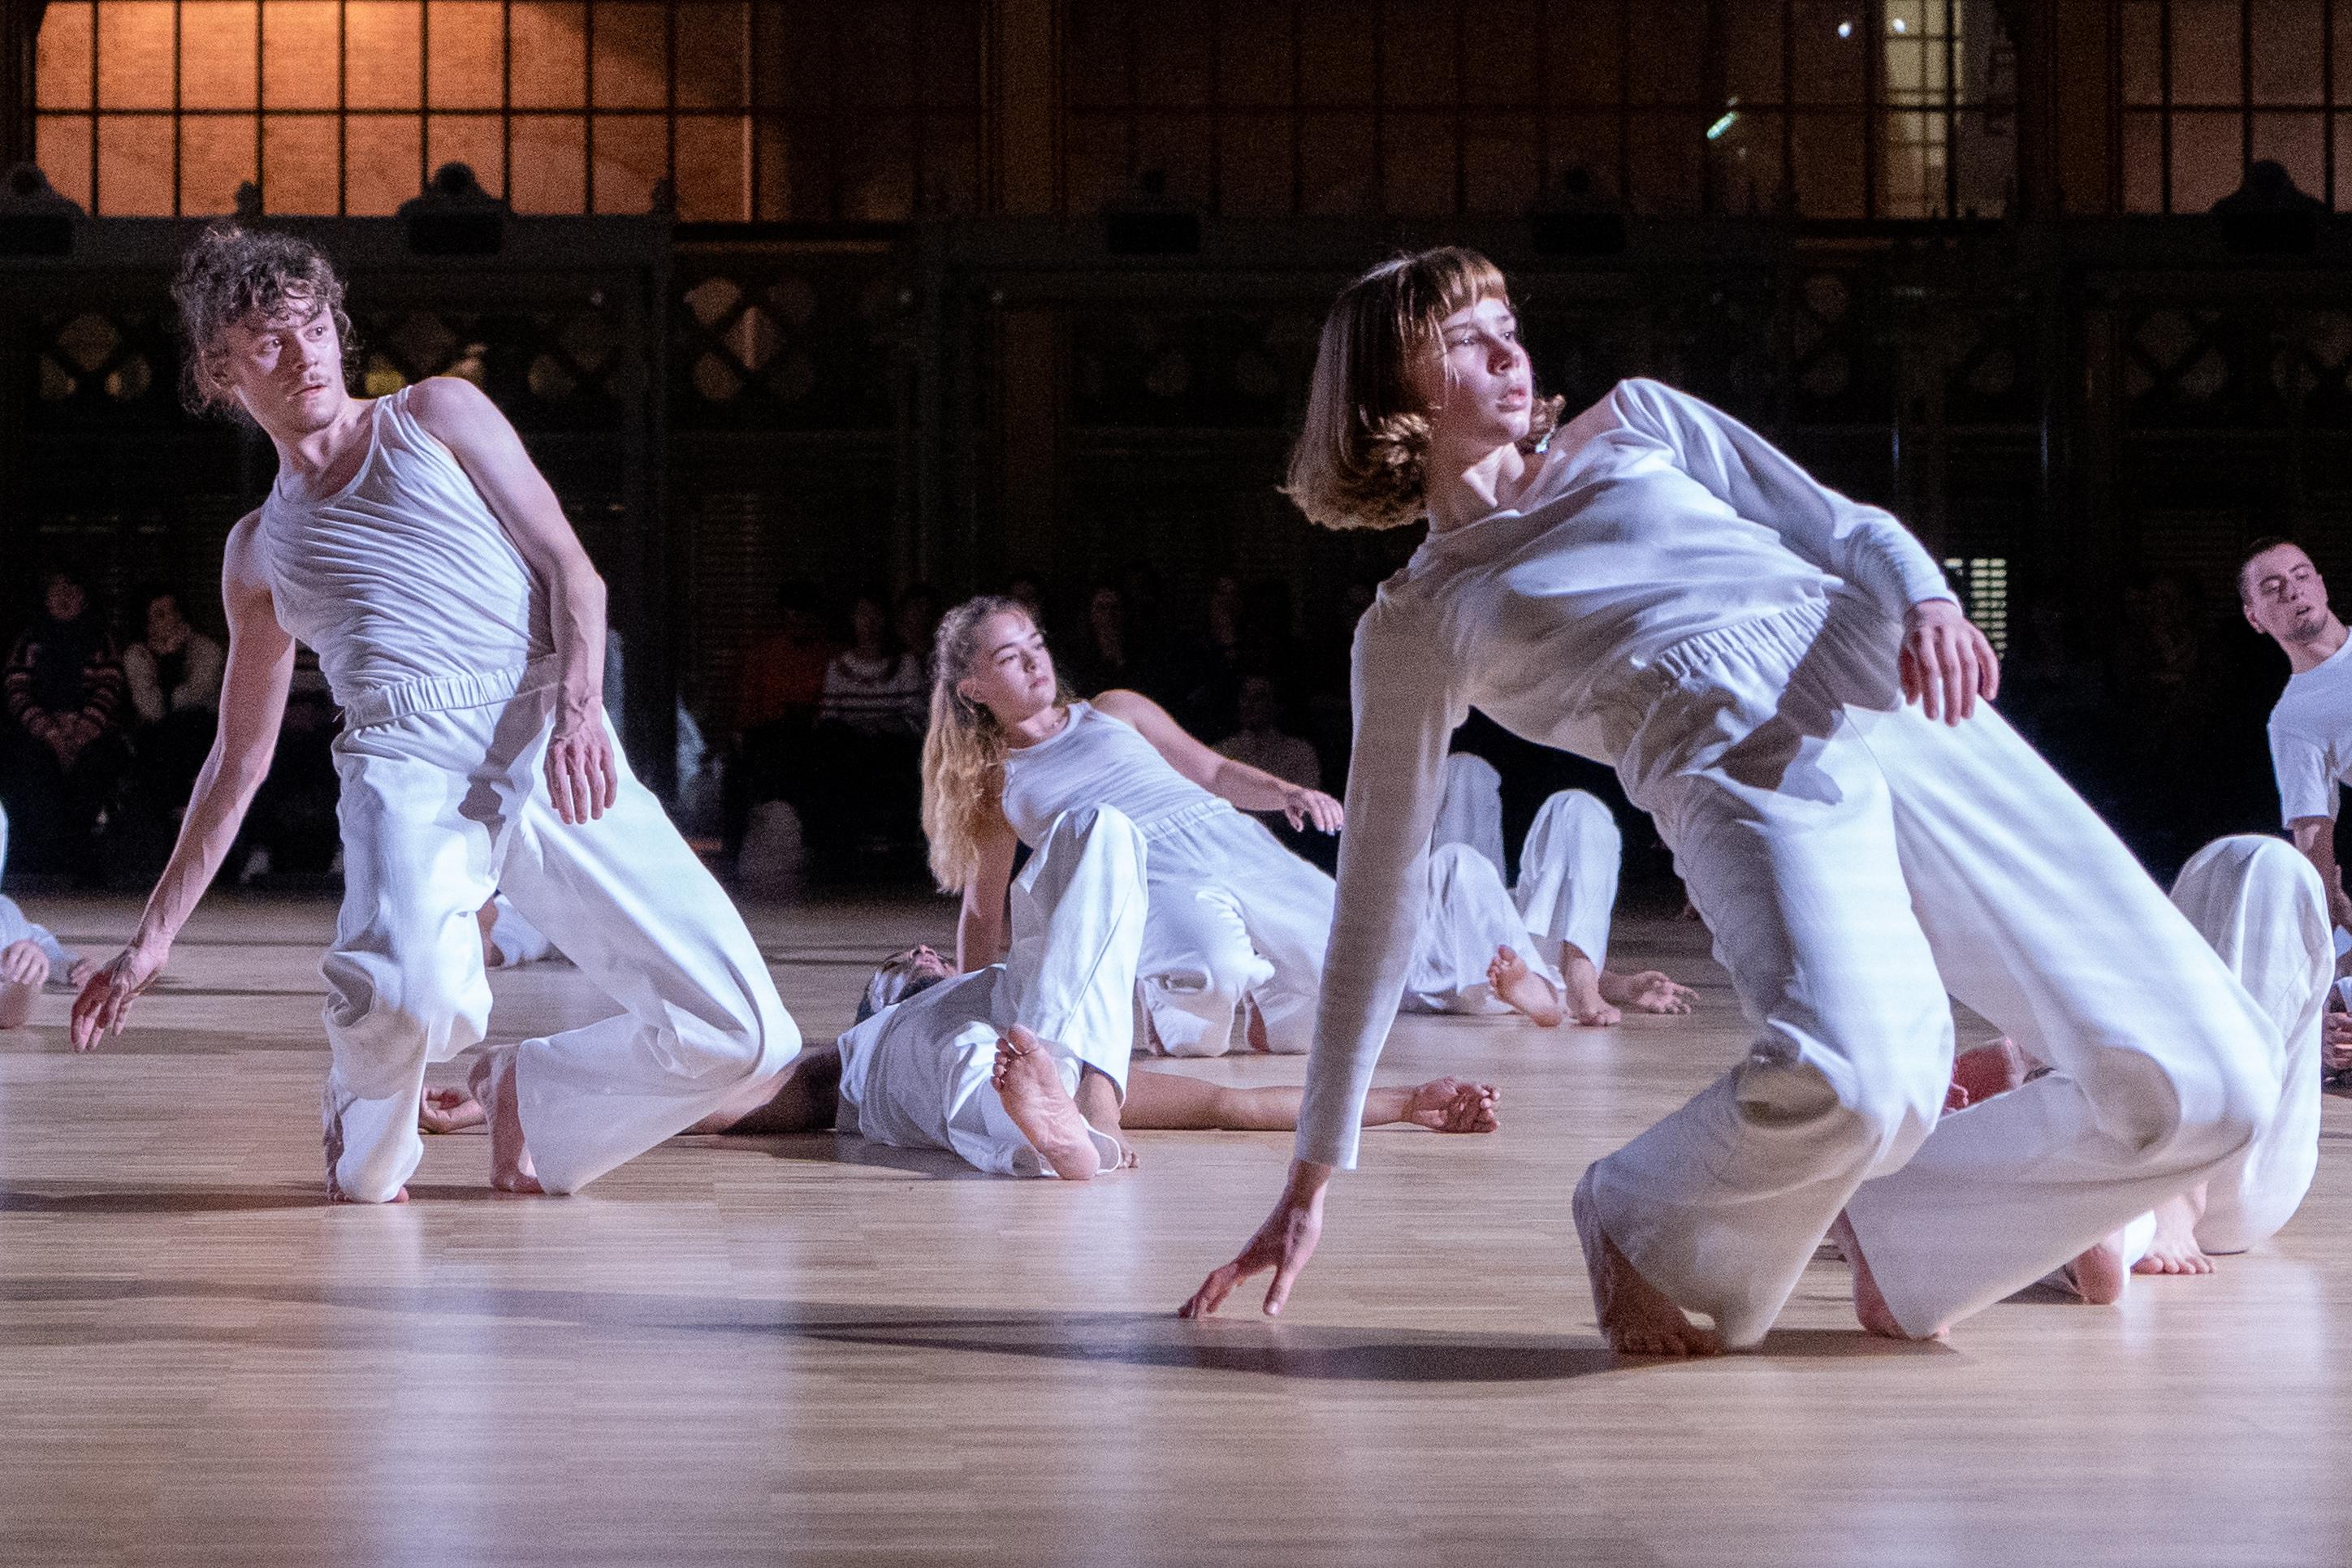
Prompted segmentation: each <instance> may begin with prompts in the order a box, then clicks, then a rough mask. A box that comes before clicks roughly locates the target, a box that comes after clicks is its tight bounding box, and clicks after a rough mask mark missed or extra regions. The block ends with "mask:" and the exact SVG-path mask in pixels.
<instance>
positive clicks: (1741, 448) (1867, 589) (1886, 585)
mask: <svg viewBox="0 0 2352 1568" xmlns="http://www.w3.org/2000/svg"><path fill="white" fill-rule="evenodd" d="M1609 403H1610V407H1611V408H1612V410H1613V411H1614V412H1615V413H1616V414H1617V417H1618V418H1619V419H1620V420H1622V422H1623V424H1624V426H1625V428H1627V429H1629V430H1631V431H1633V432H1635V433H1636V434H1639V435H1642V436H1645V437H1647V438H1648V439H1650V440H1652V441H1654V442H1656V443H1657V444H1659V445H1660V446H1662V447H1663V448H1664V449H1665V451H1666V452H1667V453H1668V454H1669V455H1671V456H1672V458H1673V460H1674V463H1675V466H1676V467H1677V468H1680V469H1681V470H1682V471H1683V472H1684V473H1685V474H1687V475H1689V476H1690V477H1691V478H1693V479H1694V480H1696V481H1697V482H1698V484H1700V485H1701V486H1704V487H1705V488H1706V490H1707V491H1708V492H1709V493H1710V494H1711V495H1713V496H1714V497H1716V498H1717V500H1719V501H1721V502H1723V503H1724V505H1726V506H1727V507H1730V508H1731V509H1732V510H1733V511H1734V512H1736V513H1738V515H1739V516H1740V517H1742V518H1744V519H1746V520H1747V521H1748V522H1751V523H1757V524H1760V525H1761V526H1763V527H1765V528H1770V529H1771V530H1772V531H1773V532H1774V533H1776V534H1778V535H1780V540H1781V542H1782V543H1783V544H1785V545H1787V546H1788V547H1789V549H1791V550H1792V551H1794V552H1795V553H1796V554H1798V555H1799V556H1801V557H1802V558H1803V559H1806V560H1809V561H1811V563H1812V564H1813V565H1815V566H1817V567H1820V568H1821V569H1822V570H1823V571H1827V572H1832V573H1835V574H1836V575H1837V576H1839V577H1841V578H1843V579H1844V580H1846V581H1847V582H1849V583H1851V584H1853V586H1854V587H1855V588H1857V589H1859V590H1861V591H1863V592H1864V593H1866V594H1868V595H1869V596H1870V598H1871V599H1872V600H1873V601H1874V602H1875V603H1876V604H1877V605H1878V607H1879V608H1880V609H1882V610H1884V611H1885V612H1886V613H1887V614H1888V615H1889V616H1891V617H1892V618H1894V619H1895V620H1897V621H1900V622H1903V623H1904V641H1903V691H1904V695H1906V697H1909V698H1911V699H1913V700H1915V701H1916V702H1919V703H1920V704H1921V705H1922V706H1924V707H1925V708H1926V710H1927V716H1928V717H1929V718H1942V719H1945V720H1947V721H1948V722H1950V723H1953V724H1958V722H1959V721H1960V720H1961V719H1964V718H1966V717H1968V716H1969V715H1970V714H1972V713H1974V712H1975V711H1976V701H1977V698H1979V697H1980V696H1981V697H1983V698H1985V699H1986V700H1987V701H1990V700H1991V699H1992V698H1993V697H1994V696H1995V695H1998V694H1999V692H2000V661H1999V660H1998V659H1996V658H1995V657H1994V654H1993V651H1992V644H1991V643H1989V642H1987V641H1986V640H1985V636H1984V633H1982V632H1979V631H1978V630H1977V629H1976V627H1975V626H1974V625H1972V624H1971V623H1970V622H1969V618H1968V617H1967V616H1966V615H1964V614H1963V613H1961V612H1960V607H1959V603H1958V600H1957V599H1956V598H1955V597H1954V595H1953V593H1952V590H1951V587H1950V585H1949V584H1948V583H1946V582H1945V580H1944V573H1943V569H1942V568H1940V567H1938V566H1937V564H1936V558H1935V557H1933V556H1931V555H1929V554H1928V553H1927V547H1926V546H1925V545H1922V544H1921V543H1920V542H1919V541H1918V539H1917V538H1915V537H1914V536H1913V534H1912V532H1911V530H1910V529H1908V528H1905V527H1904V526H1903V525H1902V524H1901V523H1899V522H1897V521H1896V520H1895V517H1894V514H1892V513H1890V512H1888V511H1886V510H1885V509H1884V508H1882V507H1870V506H1864V504H1862V503H1861V502H1859V501H1853V500H1849V499H1847V498H1846V497H1843V496H1841V495H1839V494H1838V493H1837V492H1836V491H1835V490H1832V489H1831V488H1830V487H1829V486H1826V485H1823V484H1822V483H1821V481H1819V480H1817V479H1815V478H1814V477H1813V476H1811V475H1810V474H1808V473H1806V472H1805V471H1804V469H1802V468H1801V467H1799V466H1798V465H1796V464H1795V463H1794V462H1792V461H1791V460H1790V458H1789V456H1788V455H1787V454H1785V453H1783V452H1781V451H1780V448H1778V447H1776V446H1774V445H1773V444H1771V443H1770V442H1769V441H1767V440H1765V439H1764V438H1763V437H1762V436H1760V435H1759V434H1756V433H1755V432H1754V431H1752V430H1750V429H1748V427H1747V426H1746V425H1744V424H1742V423H1739V422H1738V420H1736V419H1734V418H1732V417H1731V416H1730V415H1729V414H1727V413H1723V412H1722V411H1721V410H1719V409H1716V408H1711V407H1709V406H1708V405H1707V404H1706V403H1704V402H1700V401H1699V400H1698V399H1696V398H1695V397H1691V396H1689V395H1687V394H1686V393H1684V392H1676V391H1675V389H1674V388H1672V387H1670V386H1667V385H1665V384H1664V383H1663V382H1654V381H1646V380H1639V379H1637V380H1633V381H1628V382H1619V383H1618V385H1617V387H1616V389H1615V390H1614V391H1612V392H1611V393H1610V394H1609Z"/></svg>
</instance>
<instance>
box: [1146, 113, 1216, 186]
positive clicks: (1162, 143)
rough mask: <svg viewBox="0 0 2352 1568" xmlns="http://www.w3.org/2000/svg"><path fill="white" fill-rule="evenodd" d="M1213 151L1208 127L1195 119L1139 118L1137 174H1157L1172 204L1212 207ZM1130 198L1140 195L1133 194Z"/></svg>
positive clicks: (1186, 116) (1150, 116) (1171, 116)
mask: <svg viewBox="0 0 2352 1568" xmlns="http://www.w3.org/2000/svg"><path fill="white" fill-rule="evenodd" d="M1210 157H1211V149H1210V145H1209V136H1208V131H1207V127H1206V125H1205V124H1204V123H1203V122H1202V120H1200V119H1198V118H1197V117H1195V116H1192V115H1175V114H1169V115H1157V114H1139V115H1138V116H1136V121H1135V170H1136V172H1137V174H1138V175H1142V174H1145V173H1147V172H1150V171H1153V170H1157V171H1158V172H1160V177H1161V179H1162V181H1163V182H1164V183H1165V186H1164V188H1165V193H1166V195H1167V197H1168V199H1169V200H1170V201H1171V202H1179V203H1181V204H1184V205H1185V206H1188V207H1198V208H1204V209H1205V208H1206V207H1207V206H1208V204H1209V184H1210V167H1209V161H1210ZM1129 194H1136V193H1134V192H1130V193H1129Z"/></svg>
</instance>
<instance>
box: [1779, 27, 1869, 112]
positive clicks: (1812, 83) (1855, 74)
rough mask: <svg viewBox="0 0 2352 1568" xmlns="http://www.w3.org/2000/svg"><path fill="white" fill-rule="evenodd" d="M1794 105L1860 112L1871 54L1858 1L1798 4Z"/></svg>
mask: <svg viewBox="0 0 2352 1568" xmlns="http://www.w3.org/2000/svg"><path fill="white" fill-rule="evenodd" d="M1796 34H1797V57H1796V62H1795V64H1796V69H1795V73H1794V79H1795V86H1796V93H1797V97H1796V101H1797V102H1799V103H1805V104H1838V105H1843V106H1848V107H1852V108H1856V109H1859V108H1860V107H1862V100H1863V91H1864V64H1865V63H1866V59H1867V57H1868V54H1869V51H1870V45H1871V37H1870V23H1869V16H1868V13H1867V12H1866V11H1865V9H1864V6H1863V5H1861V4H1860V0H1797V16H1796Z"/></svg>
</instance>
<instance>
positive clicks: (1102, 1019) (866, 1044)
mask: <svg viewBox="0 0 2352 1568" xmlns="http://www.w3.org/2000/svg"><path fill="white" fill-rule="evenodd" d="M1147 855H1148V852H1147V848H1146V845H1145V842H1144V839H1143V835H1142V834H1141V833H1140V832H1139V831H1137V830H1136V826H1135V824H1134V823H1133V822H1132V821H1129V819H1128V817H1127V816H1126V814H1125V813H1123V812H1121V811H1119V810H1116V809H1115V808H1112V807H1108V806H1094V807H1087V808H1085V809H1084V810H1075V811H1066V812H1064V813H1063V814H1062V815H1061V816H1060V817H1057V818H1056V819H1055V821H1054V825H1053V827H1052V828H1051V829H1050V830H1049V831H1047V833H1046V836H1045V844H1044V845H1043V846H1042V847H1041V848H1040V849H1039V850H1038V851H1037V852H1036V853H1035V854H1034V855H1032V856H1030V857H1029V863H1028V864H1027V865H1026V866H1024V867H1023V868H1022V873H1021V875H1020V877H1019V878H1018V879H1016V880H1015V881H1014V883H1013V950H1012V951H1011V952H1010V953H1009V954H1007V955H1006V956H1005V960H1004V962H1003V964H999V965H991V966H989V967H986V968H983V969H981V970H978V971H975V972H974V973H972V974H969V975H962V976H958V977H955V978H953V979H950V980H947V981H944V982H942V983H941V984H940V985H937V986H933V987H931V988H929V989H928V990H924V991H921V992H919V993H917V994H916V995H914V996H912V997H909V998H907V999H906V1000H905V1001H902V1002H899V1003H898V1004H896V1005H895V1006H892V1007H887V1008H885V1009H882V1011H880V1012H879V1013H877V1014H876V1015H875V1016H874V1017H872V1018H870V1019H866V1021H865V1022H864V1023H862V1024H860V1025H858V1026H857V1027H856V1029H854V1030H850V1031H849V1033H847V1034H846V1035H845V1036H843V1037H842V1040H841V1053H842V1092H843V1096H844V1098H845V1100H846V1101H848V1102H849V1103H851V1104H852V1105H854V1106H855V1107H856V1130H857V1132H858V1133H859V1134H860V1135H862V1136H865V1137H868V1138H872V1139H874V1140H876V1141H877V1142H878V1143H885V1144H889V1145H893V1146H895V1147H898V1148H945V1149H950V1150H953V1151H954V1152H955V1153H956V1154H957V1155H961V1156H962V1158H963V1159H964V1160H965V1161H966V1162H967V1163H969V1164H971V1165H972V1166H977V1167H978V1168H979V1169H981V1170H983V1171H988V1172H991V1173H992V1174H994V1175H999V1176H1052V1175H1053V1174H1054V1171H1053V1167H1052V1166H1048V1165H1046V1164H1045V1162H1044V1161H1043V1160H1041V1159H1040V1158H1038V1156H1037V1154H1036V1151H1035V1150H1034V1149H1033V1148H1032V1147H1030V1145H1029V1141H1028V1139H1027V1138H1026V1137H1025V1136H1024V1135H1023V1134H1022V1132H1021V1129H1020V1127H1019V1126H1018V1125H1017V1124H1015V1123H1014V1122H1013V1118H1012V1117H1011V1116H1010V1115H1009V1114H1008V1113H1006V1112H1005V1109H1004V1103H1003V1099H1002V1098H1001V1097H1000V1096H999V1095H998V1094H997V1092H996V1089H995V1087H994V1085H993V1084H992V1082H990V1078H991V1075H992V1072H993V1071H994V1067H995V1062H996V1043H997V1041H998V1040H999V1039H1001V1038H1002V1037H1003V1034H1004V1032H1005V1031H1006V1030H1010V1029H1011V1028H1012V1027H1013V1025H1014V1024H1019V1025H1021V1026H1022V1027H1023V1028H1024V1029H1027V1030H1031V1031H1032V1032H1033V1033H1034V1034H1035V1035H1036V1036H1037V1038H1038V1040H1039V1041H1040V1042H1041V1043H1042V1044H1043V1045H1044V1047H1045V1051H1046V1052H1047V1053H1048V1054H1049V1055H1050V1056H1051V1057H1052V1058H1053V1060H1054V1065H1055V1068H1056V1070H1057V1071H1059V1072H1060V1074H1061V1077H1062V1084H1063V1087H1064V1088H1066V1089H1067V1090H1069V1091H1070V1092H1072V1093H1073V1094H1076V1092H1077V1087H1078V1081H1079V1078H1080V1076H1081V1074H1082V1072H1083V1071H1084V1070H1085V1069H1086V1068H1088V1067H1091V1068H1094V1069H1095V1070H1096V1071H1099V1072H1101V1073H1103V1074H1104V1075H1105V1076H1107V1077H1108V1078H1109V1079H1110V1081H1111V1082H1113V1083H1114V1084H1116V1085H1117V1086H1118V1092H1119V1095H1120V1097H1121V1098H1122V1099H1124V1098H1125V1097H1126V1094H1127V1075H1128V1063H1129V1057H1130V1054H1131V1053H1132V1051H1133V1050H1134V1042H1135V974H1136V964H1137V961H1138V959H1139V956H1140V955H1141V953H1142V949H1143V926H1144V911H1145V908H1146V906H1147V904H1148V902H1149V894H1147V892H1146V886H1145V871H1144V868H1145V865H1146V863H1147ZM1090 1131H1091V1129H1090ZM1093 1136H1094V1139H1095V1144H1096V1146H1097V1152H1098V1153H1099V1154H1100V1155H1101V1156H1102V1159H1103V1164H1104V1166H1105V1168H1107V1169H1116V1168H1117V1167H1118V1162H1119V1159H1120V1157H1121V1151H1120V1149H1119V1145H1118V1139H1117V1138H1115V1137H1112V1136H1110V1135H1109V1134H1105V1133H1099V1132H1097V1133H1094V1134H1093Z"/></svg>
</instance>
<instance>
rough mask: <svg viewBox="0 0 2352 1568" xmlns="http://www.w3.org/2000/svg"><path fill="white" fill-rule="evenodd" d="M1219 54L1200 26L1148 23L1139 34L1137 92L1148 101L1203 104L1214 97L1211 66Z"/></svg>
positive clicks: (1192, 106) (1182, 106)
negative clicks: (1211, 84)
mask: <svg viewBox="0 0 2352 1568" xmlns="http://www.w3.org/2000/svg"><path fill="white" fill-rule="evenodd" d="M1187 9H1191V8H1189V7H1188V8H1187ZM1182 14H1183V13H1181V12H1180V13H1179V15H1180V16H1181V15H1182ZM1193 19H1194V20H1196V21H1197V20H1202V19H1204V18H1202V17H1200V16H1197V15H1196V16H1194V18H1193ZM1215 57H1216V56H1215V50H1214V47H1213V45H1212V44H1211V43H1210V41H1209V40H1208V39H1207V38H1206V37H1203V36H1202V31H1201V29H1199V28H1198V27H1196V26H1171V25H1169V23H1168V22H1166V21H1162V22H1160V23H1159V24H1158V25H1157V26H1150V25H1147V26H1144V27H1142V28H1140V29H1139V30H1138V32H1137V34H1136V37H1135V78H1136V90H1137V93H1138V95H1139V97H1140V99H1142V101H1144V102H1145V103H1150V104H1160V105H1164V106H1166V107H1170V108H1179V109H1195V108H1199V107H1201V106H1202V105H1204V104H1206V103H1207V102H1208V101H1209V99H1210V85H1209V68H1210V67H1211V65H1212V64H1213V63H1214V60H1215Z"/></svg>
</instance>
